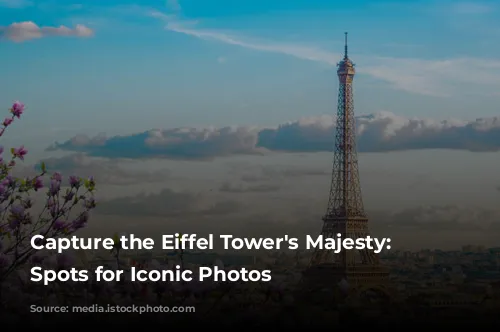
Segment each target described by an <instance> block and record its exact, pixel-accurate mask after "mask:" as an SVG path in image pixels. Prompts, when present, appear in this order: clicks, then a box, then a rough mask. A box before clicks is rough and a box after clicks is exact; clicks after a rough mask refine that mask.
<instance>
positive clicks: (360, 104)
mask: <svg viewBox="0 0 500 332" xmlns="http://www.w3.org/2000/svg"><path fill="white" fill-rule="evenodd" d="M498 22H500V4H498V2H497V1H491V2H479V1H474V2H460V1H449V2H447V1H383V2H381V1H333V0H330V1H320V0H301V1H299V0H295V1H294V0H287V1H281V0H280V1H278V0H234V1H231V0H224V1H222V0H219V1H216V0H212V1H209V0H179V1H178V2H172V1H168V2H165V1H151V0H147V1H141V2H139V1H137V2H132V1H96V0H94V1H87V2H85V3H78V2H69V1H29V0H0V35H1V36H0V60H1V61H0V73H2V75H3V77H2V80H1V81H0V105H5V106H4V107H5V111H7V108H8V106H9V104H10V103H11V102H12V101H13V100H16V99H19V100H22V101H24V102H25V103H26V105H27V110H26V112H25V114H24V115H23V119H22V120H21V121H19V122H16V124H15V128H13V129H14V130H13V131H9V132H8V133H7V136H3V137H2V140H3V141H2V145H4V146H6V147H10V146H12V145H19V143H20V142H22V143H24V144H25V145H26V146H27V148H28V150H29V151H30V154H29V156H30V160H28V161H27V163H30V162H32V161H33V162H37V161H38V160H39V159H40V158H50V159H49V160H48V161H50V162H48V165H49V168H50V169H51V170H59V171H62V172H63V174H81V175H85V176H86V175H94V176H96V178H97V181H98V183H99V184H100V185H102V186H100V187H99V188H100V194H101V195H104V196H106V198H110V197H117V196H123V195H136V194H137V193H138V192H156V193H157V194H158V193H159V194H158V196H154V197H153V199H151V198H150V197H149V196H137V198H136V199H137V200H139V201H140V200H141V197H142V199H144V200H146V201H147V202H149V203H148V204H150V205H148V206H146V205H145V206H146V207H145V208H144V209H143V210H141V209H139V211H157V210H162V209H164V207H163V206H164V202H174V203H172V204H174V205H175V204H177V203H176V202H179V204H180V206H184V207H185V208H186V209H187V210H193V209H195V208H200V206H201V210H200V211H201V212H200V213H201V214H202V215H205V214H206V209H205V208H207V206H208V208H210V209H212V208H214V207H219V205H217V204H219V203H220V204H222V205H221V206H222V208H223V209H222V210H224V211H226V210H228V209H229V210H230V212H231V211H233V210H231V206H233V205H231V204H233V203H234V202H233V200H236V201H238V204H240V203H241V204H242V205H241V206H242V207H241V209H237V211H236V210H235V211H233V212H234V214H229V215H228V216H226V217H227V219H220V218H221V217H220V215H214V216H215V217H214V218H215V219H214V220H212V221H211V222H207V223H206V224H208V225H219V224H220V223H221V220H222V222H223V223H224V225H235V223H237V222H241V224H238V225H250V224H252V223H253V222H254V221H255V220H263V221H265V222H269V223H271V224H272V223H274V222H277V225H278V226H277V229H278V230H279V231H280V232H282V229H283V225H282V223H281V222H282V221H283V220H287V221H289V222H290V223H293V222H296V223H297V225H298V224H300V223H303V224H304V225H309V226H307V227H310V229H309V228H308V231H311V232H317V231H318V230H319V228H320V227H321V223H320V214H321V213H323V211H324V207H325V204H326V200H327V196H325V195H327V193H328V186H329V183H330V179H329V177H330V174H331V173H330V167H331V153H330V152H327V151H328V150H331V147H332V145H333V142H332V141H333V130H334V129H335V123H334V121H332V120H333V119H332V116H333V115H334V114H335V112H336V107H337V89H338V80H337V76H336V72H335V64H336V62H337V61H339V60H340V59H341V53H342V51H343V37H344V35H343V33H344V31H349V54H350V57H351V58H352V60H353V61H354V62H355V63H356V64H357V67H356V68H357V75H356V77H355V106H356V112H357V114H358V116H359V117H358V135H359V136H358V138H359V139H358V142H359V144H358V148H359V149H360V150H361V151H362V152H363V153H360V169H361V179H362V185H363V190H364V194H365V198H366V199H365V202H366V205H367V208H368V209H369V212H370V215H372V212H373V211H374V210H376V209H385V210H387V211H389V210H391V211H392V209H396V210H397V209H400V208H401V209H403V208H408V209H410V210H407V211H406V212H405V211H403V212H404V213H402V214H396V215H394V214H393V212H391V214H390V215H379V216H378V217H377V215H376V213H374V214H373V215H374V219H375V220H376V222H375V225H381V226H380V227H382V228H383V227H386V226H387V225H386V226H384V225H385V224H383V222H381V221H384V220H385V221H387V220H393V221H394V225H396V223H399V222H400V220H399V219H401V220H402V221H403V223H402V224H401V225H402V226H405V225H407V224H405V223H410V224H411V223H414V224H415V225H416V227H419V229H422V232H424V235H425V238H427V239H429V232H427V230H430V232H431V234H434V235H435V230H434V229H433V224H432V223H429V220H438V221H440V220H441V221H442V222H443V225H444V226H442V227H443V229H444V228H446V227H448V228H446V229H448V230H450V229H451V230H456V229H457V227H462V228H460V229H461V231H460V232H462V231H463V232H462V233H461V234H462V235H463V236H464V237H463V238H460V239H458V237H457V240H456V243H458V244H460V243H466V242H465V241H471V242H477V241H479V240H481V241H483V240H484V239H485V232H486V235H488V236H490V237H491V239H492V242H495V241H497V239H498V232H496V233H495V232H494V231H495V229H496V230H497V228H495V229H493V228H491V227H490V228H488V227H489V226H488V225H497V221H498V213H500V212H499V211H498V210H495V211H496V212H495V213H492V212H489V210H488V211H486V212H484V213H483V212H481V211H482V210H478V209H477V208H475V207H474V206H481V207H482V208H488V209H490V208H496V207H497V206H498V196H497V195H498V192H499V188H498V181H497V180H496V179H497V178H498V176H497V173H498V171H497V169H498V166H497V165H498V163H499V160H500V154H499V153H498V151H499V150H500V117H498V115H499V114H498V113H499V109H498V105H499V101H500V44H499V43H498V40H500V23H498ZM324 115H326V116H324ZM229 125H235V126H233V127H226V126H229ZM262 127H266V128H267V129H265V130H263V129H262ZM154 128H156V129H157V130H151V129H154ZM100 133H103V134H100ZM82 134H84V135H82ZM95 135H97V136H95ZM114 135H122V136H121V137H115V136H114ZM56 140H57V141H59V142H60V143H59V144H56V145H54V146H53V147H52V149H50V152H49V151H44V150H45V148H47V147H48V146H49V145H51V144H52V143H54V141H56ZM435 149H439V150H438V151H436V150H435ZM450 149H453V150H455V151H444V150H450ZM61 150H62V151H61ZM406 150H409V151H406ZM416 150H420V151H416ZM429 150H432V151H429ZM282 151H286V152H288V153H277V152H282ZM388 151H399V153H390V154H388V153H384V152H388ZM63 152H64V153H66V152H77V154H69V153H68V154H64V155H63V154H62V153H63ZM93 157H114V158H120V157H126V158H129V159H136V160H135V161H133V160H132V161H131V160H126V161H124V160H123V159H113V158H93ZM147 158H152V160H151V161H144V159H147ZM160 158H161V159H163V160H160ZM186 160H187V161H186ZM200 160H203V161H206V160H211V161H213V162H200ZM28 167H31V166H28ZM30 170H31V171H32V170H33V169H32V167H31V168H30ZM151 170H154V172H153V171H151ZM464 174H465V175H466V176H464ZM381 188H383V192H382V193H381ZM164 189H168V190H164ZM170 189H172V190H177V191H182V193H175V192H172V191H169V190H170ZM465 189H466V190H465ZM162 190H164V191H162ZM184 191H187V192H189V193H191V194H192V195H193V197H194V198H193V202H191V203H189V202H188V203H189V204H191V205H189V204H188V203H186V201H188V200H189V199H188V198H189V197H187V196H186V194H185V193H184ZM107 196H109V197H107ZM155 197H156V198H155ZM186 197H187V198H186ZM199 197H202V198H203V199H202V202H198V198H199ZM180 201H182V202H180ZM111 203H112V204H111V208H108V212H106V213H110V214H113V213H114V214H116V215H117V217H116V220H114V221H113V220H111V219H112V218H111V217H109V216H108V215H106V216H104V217H98V218H101V219H99V220H98V221H97V222H95V223H94V224H95V225H96V228H99V231H102V229H101V228H100V227H109V228H110V234H112V233H113V232H115V231H116V229H117V227H118V226H116V225H120V227H121V228H124V227H125V226H127V227H129V226H130V227H132V228H133V229H131V231H137V228H140V229H142V230H143V229H149V228H148V227H150V228H151V229H152V227H160V229H164V225H165V218H167V219H168V218H170V219H168V220H167V221H168V222H172V223H174V222H175V220H173V219H172V218H171V214H169V213H170V211H167V212H168V213H167V217H165V216H153V217H148V216H147V215H145V216H144V217H142V216H141V218H140V222H138V219H137V218H136V219H134V218H132V217H130V216H129V215H128V211H129V210H130V209H132V210H134V209H135V207H134V206H131V207H129V206H128V205H125V206H126V207H125V206H124V205H123V203H124V201H118V203H116V202H115V203H116V204H115V205H113V204H114V203H113V202H111ZM125 203H126V201H125ZM201 203H203V204H201ZM126 204H128V203H126ZM144 204H146V203H144ZM422 204H425V205H428V204H431V205H430V206H428V207H426V208H415V209H413V208H412V207H415V206H419V205H422ZM432 204H435V205H436V204H437V205H439V206H433V205H432ZM441 205H442V206H441ZM113 206H114V207H115V208H116V206H118V207H119V208H118V210H120V211H121V212H120V213H118V212H116V211H115V212H113V209H112V207H113ZM280 206H281V207H282V208H279V207H280ZM453 206H455V207H453ZM160 207H162V208H160ZM290 207H292V208H290ZM127 208H129V210H127ZM103 209H104V210H102V211H105V208H103ZM109 209H111V210H109ZM464 209H468V212H467V211H466V212H464V211H463V210H464ZM115 210H116V209H115ZM110 211H111V212H110ZM134 211H135V210H134ZM242 211H243V212H242ZM249 211H250V212H249ZM478 211H479V212H478ZM135 212H137V211H135ZM233 212H231V213H233ZM389 212H390V211H389ZM168 216H170V217H168ZM484 216H487V217H488V218H486V217H484ZM247 217H248V219H245V218H247ZM148 218H149V219H148ZM154 218H157V219H154ZM186 218H188V219H189V217H186V216H184V215H182V218H181V219H179V220H182V222H183V223H185V222H188V223H189V222H190V221H189V220H187V221H186ZM391 218H392V219H391ZM398 218H399V219H398ZM192 219H193V220H192V222H193V224H196V225H199V220H200V219H199V216H192ZM465 219H466V220H467V223H468V224H467V225H470V226H467V227H472V228H463V227H465V226H464V225H465V224H464V223H463V221H464V220H465ZM486 219H487V220H486ZM203 220H205V219H203ZM311 220H316V221H317V223H314V222H313V223H310V221H311ZM485 220H486V221H485ZM248 221H251V222H248ZM391 223H392V221H391V222H390V223H389V224H388V226H387V227H389V228H390V227H392V226H393V225H392V224H391ZM478 225H483V226H484V225H486V226H484V227H486V228H484V229H483V228H481V227H483V226H481V227H480V226H478ZM410 226H411V225H410ZM134 227H135V228H134ZM228 227H229V226H228ZM231 227H233V226H231ZM234 227H236V226H234ZM245 227H246V226H245ZM492 227H493V226H492ZM495 227H496V226H495ZM389 228H387V229H385V230H383V231H384V232H387V234H390V233H389ZM395 228H397V227H395ZM391 229H394V227H393V228H391ZM221 230H222V228H221ZM482 230H485V231H484V232H482ZM266 231H267V229H266ZM228 232H230V231H229V230H228ZM481 232H482V233H481ZM387 234H384V236H387ZM390 235H391V236H392V235H393V234H392V233H391V234H390ZM438 235H439V236H437V237H436V236H435V238H434V240H432V241H434V242H435V243H434V242H433V243H431V244H432V245H434V244H435V245H436V246H441V245H442V241H443V237H442V234H438ZM398 236H401V243H406V240H408V241H410V242H411V241H414V242H415V240H414V237H415V236H414V232H413V231H412V232H408V230H402V231H399V235H398ZM453 236H455V235H453ZM478 239H479V240H478ZM432 241H431V242H432ZM414 245H415V246H421V245H422V244H421V243H415V244H414Z"/></svg>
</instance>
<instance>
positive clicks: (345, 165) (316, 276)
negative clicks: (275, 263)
mask: <svg viewBox="0 0 500 332" xmlns="http://www.w3.org/2000/svg"><path fill="white" fill-rule="evenodd" d="M354 67H355V65H354V63H353V62H352V61H351V60H350V59H349V57H348V53H347V32H346V33H345V52H344V58H343V59H342V61H340V62H339V63H338V69H337V75H338V78H339V95H338V110H337V120H336V121H337V123H336V135H335V149H334V150H335V151H334V159H333V172H332V182H331V189H330V198H329V201H328V208H327V211H326V214H325V216H324V217H323V221H324V223H323V229H322V231H321V235H323V237H325V238H327V237H328V238H332V237H334V238H336V237H337V235H338V234H340V235H341V238H342V239H345V238H351V239H356V238H366V237H367V236H368V235H369V230H368V218H367V216H366V213H365V211H364V207H363V199H362V195H361V187H360V181H359V171H358V157H357V150H356V124H355V115H354V99H353V88H352V83H353V78H354V75H355V72H356V71H355V68H354ZM335 251H337V250H335ZM388 276H389V273H388V271H387V270H386V269H385V268H383V267H382V266H381V265H380V262H379V257H378V255H377V254H375V253H374V252H373V251H372V250H369V249H363V250H356V249H353V250H345V249H342V250H341V251H340V252H338V253H335V252H334V251H333V250H326V249H317V250H316V251H315V252H314V254H313V257H312V259H311V262H310V266H309V268H308V269H307V270H306V271H305V272H304V279H307V281H308V282H307V283H308V284H309V283H310V284H311V286H313V287H331V286H332V284H333V285H336V284H335V280H336V281H337V282H339V281H341V280H344V283H346V284H348V285H349V288H350V289H360V288H363V287H369V286H371V285H380V286H382V285H383V284H385V283H386V282H387V281H388Z"/></svg>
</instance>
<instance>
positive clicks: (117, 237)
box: [113, 233, 120, 245]
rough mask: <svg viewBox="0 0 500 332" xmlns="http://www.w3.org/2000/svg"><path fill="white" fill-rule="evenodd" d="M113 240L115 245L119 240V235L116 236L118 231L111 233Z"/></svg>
mask: <svg viewBox="0 0 500 332" xmlns="http://www.w3.org/2000/svg"><path fill="white" fill-rule="evenodd" d="M113 242H114V243H115V245H117V244H118V243H119V242H120V237H119V236H118V233H115V235H113Z"/></svg>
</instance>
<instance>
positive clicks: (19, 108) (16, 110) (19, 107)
mask: <svg viewBox="0 0 500 332" xmlns="http://www.w3.org/2000/svg"><path fill="white" fill-rule="evenodd" d="M10 111H11V113H12V114H13V115H14V116H15V117H17V118H20V117H21V114H23V112H24V104H23V103H21V102H20V101H15V102H14V104H12V108H11V109H10Z"/></svg>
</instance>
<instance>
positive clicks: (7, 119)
mask: <svg viewBox="0 0 500 332" xmlns="http://www.w3.org/2000/svg"><path fill="white" fill-rule="evenodd" d="M13 121H14V120H13V119H12V118H5V120H3V125H4V126H5V127H7V126H8V125H10V124H11V123H12V122H13Z"/></svg>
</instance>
